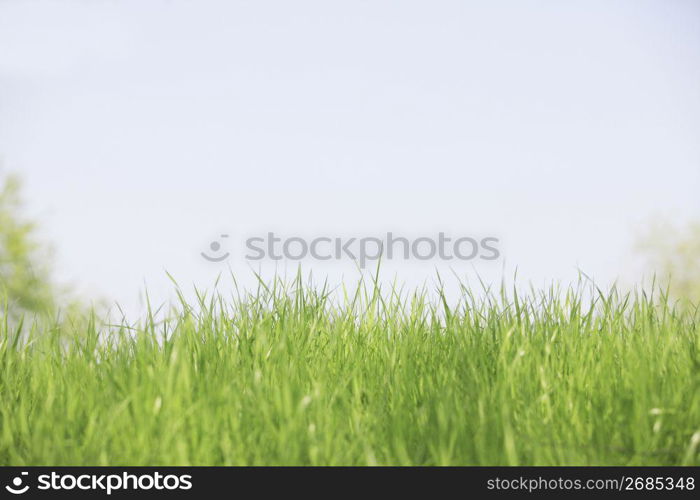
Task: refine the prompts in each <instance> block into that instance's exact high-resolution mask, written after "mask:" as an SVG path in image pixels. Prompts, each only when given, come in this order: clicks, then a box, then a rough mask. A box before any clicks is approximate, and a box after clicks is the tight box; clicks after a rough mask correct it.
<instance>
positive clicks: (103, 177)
mask: <svg viewBox="0 0 700 500" xmlns="http://www.w3.org/2000/svg"><path fill="white" fill-rule="evenodd" d="M698 138H700V3H698V2H697V1H692V0H687V1H679V0H657V1H638V0H630V1H591V0H586V1H568V2H561V1H495V2H494V1H488V2H487V1H481V2H466V1H453V2H452V1H431V2H427V1H422V2H413V1H395V2H387V1H381V0H379V1H371V2H369V1H352V2H349V1H348V2H327V1H326V2H322V1H317V2H308V1H300V2H283V1H260V0H257V1H249V2H242V1H210V0H198V1H182V0H171V1H150V2H144V1H123V0H114V1H100V0H93V1H90V2H84V1H62V2H52V1H32V2H26V1H20V0H16V1H10V0H0V161H1V162H2V168H4V169H5V170H9V171H15V172H19V173H21V174H22V175H23V177H24V179H25V181H26V190H25V194H26V198H27V200H28V202H29V205H30V209H31V212H32V213H33V214H36V215H38V216H39V217H40V218H41V220H42V229H43V235H44V236H45V237H46V239H48V240H51V241H52V242H53V243H54V245H55V248H56V251H57V264H58V270H59V275H60V277H61V278H62V279H63V280H66V281H70V282H73V283H76V284H78V285H79V287H80V288H81V290H84V291H86V292H97V293H99V294H102V295H104V296H107V297H110V298H111V299H114V300H118V301H119V302H121V303H123V304H126V306H127V307H132V306H131V305H133V304H135V303H136V297H137V292H138V290H139V288H140V287H142V286H143V283H144V281H145V282H147V283H148V285H149V287H150V288H151V290H152V291H153V293H154V295H156V297H158V296H160V295H162V296H165V295H166V294H167V290H168V289H169V284H168V282H167V278H166V277H165V275H164V272H163V270H164V269H168V270H169V271H170V272H172V273H173V274H174V275H175V276H176V277H178V278H179V279H180V280H181V281H182V282H183V284H189V283H199V284H202V285H204V284H207V283H210V282H211V280H212V279H213V277H214V276H215V275H216V274H217V273H218V272H219V271H221V270H222V268H221V267H220V266H215V265H212V264H210V263H207V262H204V261H203V260H202V259H201V258H200V257H199V251H200V250H203V249H204V248H206V245H207V244H208V242H209V241H210V240H212V239H213V238H214V237H216V236H217V235H218V234H220V233H222V232H227V233H230V234H231V235H232V237H233V238H234V239H235V238H241V237H242V236H243V235H252V234H258V233H265V232H267V231H268V230H277V231H280V232H283V233H286V234H299V233H300V234H304V235H314V234H319V233H320V234H337V235H341V236H342V235H362V234H367V235H373V234H381V232H383V231H387V230H393V231H394V232H402V231H403V232H406V233H410V234H423V233H436V232H437V231H438V230H444V231H447V232H450V233H452V234H465V233H466V234H470V233H480V234H485V233H488V234H493V235H497V236H499V237H500V238H501V241H502V244H501V249H502V252H503V255H504V259H505V261H501V262H498V263H492V264H484V263H478V264H475V266H473V267H472V266H471V265H469V266H464V265H463V266H461V267H460V268H459V269H458V271H459V272H470V273H473V272H474V271H478V272H480V273H481V274H483V275H484V276H486V277H487V278H489V279H497V278H499V277H500V275H501V273H502V270H503V269H504V267H505V269H506V272H511V271H512V269H513V268H514V267H515V266H516V265H517V266H518V268H519V273H520V275H521V276H522V277H523V278H524V279H532V280H534V281H535V282H536V283H542V282H546V281H548V280H551V279H562V280H569V279H572V278H573V277H575V275H576V268H577V267H580V268H582V269H584V270H586V271H587V272H589V273H590V274H592V275H594V276H596V278H597V279H600V280H601V281H603V282H608V281H611V280H613V279H615V278H616V277H617V276H619V275H621V274H622V273H624V272H625V269H626V266H627V264H628V262H629V257H630V252H631V246H632V241H633V237H634V234H635V231H636V230H637V228H639V227H643V226H644V225H645V223H646V222H647V221H648V220H649V219H650V218H651V217H653V216H656V215H663V216H667V217H669V218H670V219H672V220H686V219H690V218H698V217H700V201H698V199H699V198H698V192H700V141H698ZM236 241H237V242H236V243H234V246H236V249H241V250H242V244H240V239H239V240H236ZM239 253H240V252H239ZM307 264H308V266H307V268H309V269H310V268H313V269H314V270H315V271H316V272H317V273H318V274H320V275H323V274H330V275H331V277H332V279H333V278H339V277H340V276H341V275H342V274H345V275H346V276H347V275H348V274H352V273H353V265H352V264H351V263H348V262H341V263H333V264H329V263H324V264H322V265H321V264H317V263H316V264H315V263H313V262H309V263H307ZM228 265H230V266H231V268H232V269H233V270H234V271H236V272H239V271H240V272H241V273H243V275H248V274H249V273H248V272H247V271H246V269H247V267H248V265H247V264H246V262H245V261H244V260H243V259H242V257H241V255H234V256H232V258H231V259H230V261H229V262H228ZM292 265H294V264H292ZM436 267H438V268H442V267H445V266H444V265H443V264H441V263H439V262H430V263H410V264H409V265H407V264H405V263H402V262H394V263H389V265H388V269H387V270H388V272H389V273H398V275H399V277H400V278H402V279H405V280H406V281H407V282H409V283H414V282H419V281H421V280H422V279H425V278H427V277H431V276H432V275H433V272H434V269H435V268H436ZM224 269H225V267H224ZM273 269H274V264H269V265H266V266H264V271H265V272H268V273H269V272H272V270H273ZM246 279H247V278H243V281H244V282H246ZM130 304H131V305H130Z"/></svg>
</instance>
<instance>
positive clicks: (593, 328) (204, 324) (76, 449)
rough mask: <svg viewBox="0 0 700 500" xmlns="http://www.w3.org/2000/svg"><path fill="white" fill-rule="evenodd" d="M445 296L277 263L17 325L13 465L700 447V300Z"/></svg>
mask: <svg viewBox="0 0 700 500" xmlns="http://www.w3.org/2000/svg"><path fill="white" fill-rule="evenodd" d="M428 297H434V298H435V299H436V300H433V301H431V300H429V299H428ZM442 297H443V296H442V295H441V294H440V293H439V292H436V293H433V292H430V293H428V294H425V293H422V292H421V293H398V292H397V291H396V290H393V291H386V292H385V293H381V292H380V291H379V290H378V288H377V287H374V286H372V285H369V286H366V287H361V288H359V289H358V291H357V293H354V292H353V293H348V292H343V290H335V291H333V293H331V292H330V291H329V290H327V289H326V288H324V287H313V286H305V285H302V284H301V283H300V282H299V281H297V282H296V283H291V284H289V285H288V286H284V285H283V284H282V283H280V282H275V283H274V284H273V285H268V286H265V285H262V284H261V286H260V288H259V289H258V290H256V291H254V292H253V293H252V294H243V293H241V294H240V295H235V296H233V297H231V298H228V297H227V298H222V297H219V296H213V297H210V296H200V300H199V302H198V303H197V304H195V305H193V306H189V305H187V304H185V303H184V301H183V303H181V304H180V305H178V306H177V308H176V310H175V311H173V312H172V313H171V314H169V315H168V318H169V319H166V320H159V321H156V320H154V319H150V320H146V321H144V322H143V323H141V324H139V325H137V326H131V327H127V326H121V327H117V326H112V327H106V326H95V325H99V324H100V323H99V322H98V321H93V322H91V323H90V324H85V325H84V326H75V327H70V326H67V324H66V323H63V324H61V325H60V326H59V325H58V324H56V325H53V327H51V326H44V327H41V326H35V327H34V328H32V331H31V333H29V334H28V337H27V336H23V337H22V338H21V339H20V338H19V336H17V335H16V334H15V333H14V331H15V329H16V328H17V325H15V326H14V327H13V326H10V325H9V324H5V325H3V326H2V327H0V328H1V331H0V372H1V375H0V464H1V465H164V464H166V465H189V464H192V465H216V464H223V465H225V464H261V465H262V464H264V465H273V464H304V465H306V464H308V465H312V464H316V465H351V464H361V465H364V464H370V465H374V464H377V465H394V464H400V465H448V464H465V465H500V464H503V465H580V464H585V465H660V464H685V465H698V464H700V337H699V335H700V334H699V331H698V318H699V316H700V315H699V314H698V313H697V312H696V311H694V310H692V309H688V308H685V309H680V308H679V309H676V308H673V307H671V306H668V305H665V304H666V301H664V300H659V297H655V298H651V297H647V296H645V295H643V294H639V295H621V294H618V293H617V292H615V291H612V292H599V291H595V292H594V293H593V294H590V295H589V294H587V293H586V291H585V290H579V289H576V290H572V289H569V290H557V289H555V288H553V289H551V290H547V291H544V292H538V291H534V290H533V291H531V292H529V294H528V295H527V296H517V295H516V294H515V293H513V292H510V293H508V294H506V293H504V292H499V293H497V294H489V295H487V296H484V295H483V294H480V297H482V298H475V297H474V296H472V295H471V294H470V293H469V291H468V290H467V289H465V290H464V293H463V297H462V300H461V301H460V302H459V304H455V305H451V306H448V305H447V304H448V302H447V301H446V300H442ZM584 297H589V298H584ZM25 331H27V328H26V323H25Z"/></svg>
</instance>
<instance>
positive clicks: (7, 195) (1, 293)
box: [0, 176, 56, 317]
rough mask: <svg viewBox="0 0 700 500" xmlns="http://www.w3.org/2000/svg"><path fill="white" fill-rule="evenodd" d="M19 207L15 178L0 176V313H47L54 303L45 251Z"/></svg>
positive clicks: (54, 294)
mask: <svg viewBox="0 0 700 500" xmlns="http://www.w3.org/2000/svg"><path fill="white" fill-rule="evenodd" d="M21 211H22V202H21V198H20V182H19V180H18V178H17V177H15V176H6V177H5V178H0V316H4V315H5V314H9V315H10V316H11V317H12V316H19V315H21V314H23V313H45V312H46V313H50V312H52V311H53V310H54V308H55V305H56V303H55V301H56V292H55V290H54V288H53V286H52V285H51V280H50V273H49V268H48V265H47V264H46V263H47V255H45V250H44V249H43V248H42V247H41V245H39V243H38V241H37V239H36V237H35V231H36V230H35V224H34V223H32V222H31V221H27V220H25V219H24V218H23V217H22V213H21Z"/></svg>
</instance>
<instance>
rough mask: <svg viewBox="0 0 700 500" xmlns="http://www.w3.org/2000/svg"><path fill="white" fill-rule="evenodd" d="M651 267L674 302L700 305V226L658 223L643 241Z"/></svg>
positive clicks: (699, 224) (643, 250)
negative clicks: (663, 283) (685, 301)
mask: <svg viewBox="0 0 700 500" xmlns="http://www.w3.org/2000/svg"><path fill="white" fill-rule="evenodd" d="M641 249H642V252H643V254H644V255H645V256H646V258H647V260H648V266H649V267H650V268H651V269H652V270H653V271H654V272H655V273H656V276H657V278H658V279H661V280H663V281H664V282H665V283H666V284H667V285H668V287H669V291H670V294H671V297H672V298H676V299H682V300H690V301H691V302H692V303H693V304H700V222H699V221H696V222H693V223H690V224H688V225H686V226H685V227H682V228H678V227H676V226H673V225H670V224H666V223H663V222H655V223H654V224H653V225H652V227H651V229H650V230H649V231H648V233H647V234H646V235H645V236H644V237H643V238H642V240H641Z"/></svg>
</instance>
